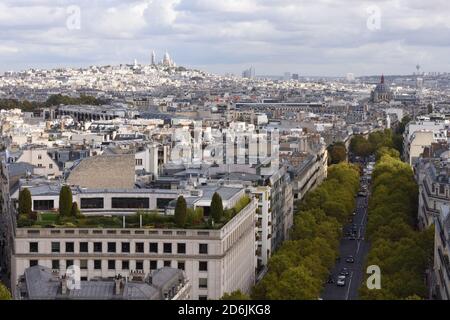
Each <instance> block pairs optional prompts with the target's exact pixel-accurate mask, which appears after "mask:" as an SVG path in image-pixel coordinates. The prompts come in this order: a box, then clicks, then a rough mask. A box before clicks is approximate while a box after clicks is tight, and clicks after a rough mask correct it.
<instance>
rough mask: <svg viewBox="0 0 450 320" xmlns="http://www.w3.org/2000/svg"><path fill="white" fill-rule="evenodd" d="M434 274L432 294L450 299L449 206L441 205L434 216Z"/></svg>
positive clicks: (439, 297) (443, 298) (435, 296)
mask: <svg viewBox="0 0 450 320" xmlns="http://www.w3.org/2000/svg"><path fill="white" fill-rule="evenodd" d="M435 222H436V223H435V229H436V232H435V242H434V244H435V245H434V276H433V285H432V295H433V296H434V298H437V299H441V300H450V258H449V257H450V207H449V204H447V205H442V206H441V208H440V210H439V214H438V215H437V216H436V218H435Z"/></svg>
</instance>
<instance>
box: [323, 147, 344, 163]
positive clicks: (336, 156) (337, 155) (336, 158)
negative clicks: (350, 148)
mask: <svg viewBox="0 0 450 320" xmlns="http://www.w3.org/2000/svg"><path fill="white" fill-rule="evenodd" d="M328 156H329V157H328V164H338V163H340V162H344V161H345V160H346V159H347V149H346V148H345V144H344V143H343V142H336V143H335V144H332V145H331V146H329V147H328Z"/></svg>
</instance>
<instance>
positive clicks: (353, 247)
mask: <svg viewBox="0 0 450 320" xmlns="http://www.w3.org/2000/svg"><path fill="white" fill-rule="evenodd" d="M362 186H363V183H361V187H362ZM367 202H368V197H361V196H358V197H357V198H356V209H355V212H356V215H355V216H352V218H353V219H352V220H353V221H352V222H351V221H349V223H348V224H347V225H345V226H344V230H343V238H342V239H341V244H340V250H339V252H340V254H339V259H338V261H336V265H335V266H334V268H333V269H332V271H331V279H332V283H327V284H325V286H324V290H323V293H322V299H323V300H357V299H358V290H359V288H360V286H361V283H362V281H363V279H364V273H365V270H363V268H364V259H365V257H366V255H367V253H368V251H369V244H368V242H367V241H366V240H365V232H366V224H367ZM353 230H354V231H353ZM352 231H353V232H352ZM346 234H347V235H346ZM348 257H353V259H354V262H353V263H349V262H346V259H347V258H348ZM344 268H346V269H347V273H348V275H347V276H346V279H345V285H344V286H338V285H337V283H336V282H337V279H338V276H339V274H340V272H341V271H342V270H343V269H344Z"/></svg>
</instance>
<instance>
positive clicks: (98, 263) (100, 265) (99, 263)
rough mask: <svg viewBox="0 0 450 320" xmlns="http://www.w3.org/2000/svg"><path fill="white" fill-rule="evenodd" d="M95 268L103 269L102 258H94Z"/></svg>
mask: <svg viewBox="0 0 450 320" xmlns="http://www.w3.org/2000/svg"><path fill="white" fill-rule="evenodd" d="M94 269H95V270H101V269H102V260H94Z"/></svg>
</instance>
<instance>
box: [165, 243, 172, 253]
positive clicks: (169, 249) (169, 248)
mask: <svg viewBox="0 0 450 320" xmlns="http://www.w3.org/2000/svg"><path fill="white" fill-rule="evenodd" d="M163 250H164V253H172V244H171V243H164V245H163Z"/></svg>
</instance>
